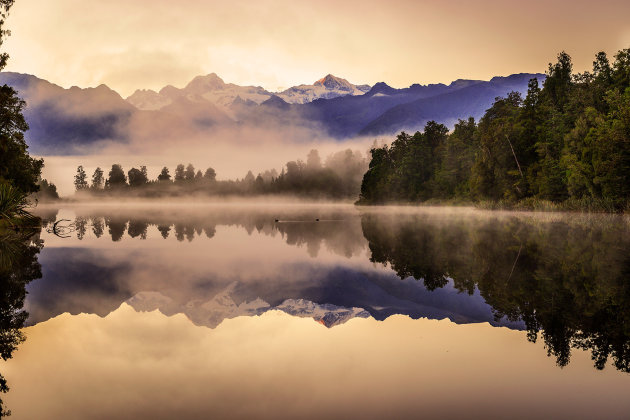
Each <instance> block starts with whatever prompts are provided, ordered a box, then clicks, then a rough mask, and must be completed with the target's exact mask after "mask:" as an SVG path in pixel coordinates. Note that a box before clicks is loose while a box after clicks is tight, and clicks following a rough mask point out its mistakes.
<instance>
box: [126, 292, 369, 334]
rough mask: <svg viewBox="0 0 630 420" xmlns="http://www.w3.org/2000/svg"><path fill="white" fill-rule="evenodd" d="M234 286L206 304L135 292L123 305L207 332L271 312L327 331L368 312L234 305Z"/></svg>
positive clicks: (302, 304) (301, 303)
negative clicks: (179, 317)
mask: <svg viewBox="0 0 630 420" xmlns="http://www.w3.org/2000/svg"><path fill="white" fill-rule="evenodd" d="M237 286H238V283H237V282H234V283H232V284H230V285H229V286H228V287H226V288H225V289H224V290H222V291H221V292H219V293H218V294H216V295H215V296H214V297H213V298H212V299H210V300H208V301H203V300H191V301H188V302H186V303H184V304H182V303H178V302H175V301H174V300H173V299H171V298H170V297H168V296H165V295H163V294H161V293H159V292H139V293H136V294H135V295H134V296H133V297H131V298H130V299H128V300H127V304H129V306H131V307H132V308H134V309H135V310H136V311H154V310H156V309H158V310H160V312H162V313H164V314H166V315H172V314H176V313H183V314H184V315H186V317H188V319H190V320H191V321H192V322H193V323H194V324H196V325H203V326H206V327H210V328H215V327H216V326H218V325H219V324H220V323H221V322H222V321H223V320H224V319H229V318H235V317H237V316H256V315H261V314H263V313H264V312H267V311H269V310H273V309H275V310H280V311H282V312H285V313H287V314H289V315H292V316H297V317H301V318H313V319H314V320H315V321H316V322H319V323H320V324H323V325H325V326H326V327H328V328H331V327H333V326H335V325H339V324H343V323H344V322H346V321H348V320H350V319H352V318H355V317H358V318H369V317H370V314H369V312H367V311H365V310H364V309H362V308H345V307H343V306H337V305H332V304H329V303H325V304H321V305H320V304H317V303H313V302H311V301H308V300H305V299H287V300H285V301H284V302H282V303H281V304H280V305H278V306H276V307H272V306H270V305H269V304H268V303H267V302H265V301H264V300H262V299H261V298H256V299H254V300H252V301H249V302H242V303H240V304H237V303H236V302H235V301H234V298H233V296H232V295H233V293H234V292H235V290H236V288H237Z"/></svg>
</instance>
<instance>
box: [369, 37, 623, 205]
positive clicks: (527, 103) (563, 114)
mask: <svg viewBox="0 0 630 420" xmlns="http://www.w3.org/2000/svg"><path fill="white" fill-rule="evenodd" d="M546 76H547V77H546V80H545V81H544V82H543V84H542V87H541V86H540V84H539V82H538V80H537V79H532V80H530V82H529V85H528V92H527V95H526V97H525V98H522V97H521V95H520V94H519V93H516V92H512V93H510V94H508V95H507V97H505V98H503V97H499V98H496V100H495V102H494V104H493V105H492V107H491V108H490V109H488V110H487V111H486V113H485V114H484V116H483V117H482V118H481V119H480V121H479V122H478V123H477V122H476V121H474V119H472V118H469V119H468V120H460V121H459V122H458V123H457V124H456V125H455V127H454V129H453V130H452V131H450V132H449V130H448V128H447V127H446V126H444V125H442V124H439V123H437V122H435V121H430V122H428V123H427V124H426V126H425V127H424V131H423V132H416V133H415V134H413V135H410V134H407V133H405V132H402V133H401V134H399V135H398V136H397V138H396V139H395V140H394V141H393V142H392V144H391V146H387V145H385V146H383V147H375V148H373V149H372V150H371V151H370V152H371V161H370V163H369V169H368V171H367V172H366V173H365V175H364V177H363V182H362V185H361V194H360V199H359V201H358V204H385V203H394V202H397V203H451V204H455V203H476V204H478V205H485V206H488V207H490V208H496V207H505V208H533V209H548V208H561V209H567V210H589V211H627V210H628V209H630V49H624V50H621V51H619V52H618V53H617V54H616V55H615V60H614V62H613V63H612V64H611V62H610V60H609V59H608V57H607V55H606V53H604V52H600V53H598V54H597V55H596V56H595V60H594V61H593V70H592V71H590V72H588V71H587V72H584V73H577V74H574V73H573V65H572V61H571V57H570V56H569V55H568V54H567V53H565V52H561V53H560V54H559V55H558V61H557V63H550V64H549V69H548V71H547V74H546Z"/></svg>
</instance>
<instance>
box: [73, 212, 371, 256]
mask: <svg viewBox="0 0 630 420" xmlns="http://www.w3.org/2000/svg"><path fill="white" fill-rule="evenodd" d="M173 220H177V222H175V223H173ZM341 224H343V229H340V226H341ZM217 226H236V227H240V228H244V229H245V230H246V231H247V233H248V234H250V235H251V234H252V233H253V232H257V233H259V234H263V235H266V236H275V235H278V234H279V235H281V237H282V238H283V239H284V240H285V242H286V243H287V244H288V245H292V246H304V247H306V249H307V251H308V253H309V255H310V256H312V257H316V256H317V255H318V254H319V251H320V249H321V247H322V245H323V246H325V248H326V249H328V250H329V251H331V252H333V253H335V254H337V255H342V256H346V257H348V258H349V257H352V256H353V255H357V254H359V253H361V252H363V251H364V250H365V239H364V238H363V235H362V233H361V226H360V223H359V222H358V221H357V220H348V219H347V215H346V214H344V213H337V212H330V213H323V214H321V215H319V217H315V216H314V215H313V214H312V213H311V212H304V213H300V212H297V213H296V212H291V213H289V214H283V213H282V212H280V213H279V214H275V215H274V214H271V213H266V212H260V213H255V212H251V211H247V212H241V211H238V210H233V211H231V212H221V213H213V214H210V215H195V214H187V215H186V217H172V216H170V215H166V214H161V213H160V212H155V213H153V214H152V213H151V212H143V216H142V217H139V216H135V215H131V214H130V215H121V214H117V215H111V216H106V217H101V216H96V215H88V214H84V215H80V216H77V217H76V219H75V221H74V223H73V224H72V227H73V229H74V232H73V233H74V236H76V238H77V239H79V240H83V239H84V238H85V236H86V235H87V234H91V235H93V236H95V237H96V238H101V237H103V236H104V235H105V236H109V237H110V238H111V240H112V241H114V242H118V241H121V240H123V239H124V238H125V237H128V238H132V239H133V238H138V239H140V240H145V239H147V237H148V236H149V228H151V227H155V228H156V229H157V231H158V232H159V234H160V235H161V237H162V238H164V239H168V238H175V239H176V240H177V241H180V242H185V241H188V242H192V241H193V240H194V239H195V238H199V237H206V238H213V237H214V235H215V234H216V231H217Z"/></svg>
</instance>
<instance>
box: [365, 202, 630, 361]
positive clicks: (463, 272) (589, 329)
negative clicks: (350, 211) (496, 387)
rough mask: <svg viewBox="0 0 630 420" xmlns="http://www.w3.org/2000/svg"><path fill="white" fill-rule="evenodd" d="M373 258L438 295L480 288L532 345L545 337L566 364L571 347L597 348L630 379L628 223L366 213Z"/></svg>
mask: <svg viewBox="0 0 630 420" xmlns="http://www.w3.org/2000/svg"><path fill="white" fill-rule="evenodd" d="M362 228H363V233H364V235H365V238H366V239H367V240H368V241H369V248H370V251H371V255H372V256H371V261H373V262H376V263H382V264H387V265H389V266H390V267H391V268H392V269H393V270H394V271H396V273H397V274H398V276H399V277H401V278H408V277H414V278H416V279H417V280H422V281H423V282H424V284H425V286H426V287H427V288H428V289H430V290H435V289H437V288H440V287H443V286H445V285H446V284H447V282H448V279H453V281H454V285H455V287H456V288H457V289H458V290H460V291H461V292H466V293H469V294H472V293H473V292H474V290H475V288H478V289H479V291H480V293H481V295H482V296H483V297H484V299H485V300H486V302H487V303H488V304H489V305H491V306H492V308H493V312H494V313H495V316H496V318H497V319H501V318H502V317H507V318H508V319H509V320H511V321H518V320H522V321H524V323H525V324H526V327H527V338H528V340H530V341H532V342H536V341H537V340H538V339H539V337H542V339H543V340H544V343H545V346H546V348H547V351H548V354H549V355H550V356H554V357H555V358H556V361H557V364H558V365H559V366H561V367H562V366H566V365H568V363H569V361H570V358H571V350H572V349H576V348H578V349H584V350H587V349H588V350H590V351H591V357H592V359H593V362H594V365H595V367H596V368H597V369H603V368H604V367H605V365H606V363H607V362H608V361H609V360H612V363H613V365H614V366H615V367H616V368H617V369H618V370H620V371H623V372H630V282H629V281H628V279H629V278H630V252H628V251H629V250H630V225H629V224H628V220H627V219H622V218H613V219H607V220H606V221H601V220H599V221H591V220H590V219H589V218H588V217H587V218H585V219H584V220H583V221H582V223H580V222H578V223H575V222H571V223H568V222H567V221H566V220H563V219H561V218H559V219H558V220H555V221H554V220H552V221H540V220H537V219H535V218H531V219H530V220H527V219H526V220H523V219H522V218H517V217H505V218H503V217H491V218H487V219H485V220H477V221H475V222H474V223H471V220H470V218H460V219H459V220H458V219H457V218H453V217H449V218H448V220H447V218H442V220H441V222H440V218H438V220H437V221H436V220H435V217H430V218H429V217H427V216H410V217H407V218H404V219H402V220H401V219H400V217H399V216H396V217H394V216H384V215H376V214H366V215H364V216H363V217H362Z"/></svg>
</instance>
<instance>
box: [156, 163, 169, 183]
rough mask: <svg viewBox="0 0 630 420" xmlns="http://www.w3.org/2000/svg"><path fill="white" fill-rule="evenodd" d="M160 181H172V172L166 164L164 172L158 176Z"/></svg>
mask: <svg viewBox="0 0 630 420" xmlns="http://www.w3.org/2000/svg"><path fill="white" fill-rule="evenodd" d="M157 179H158V181H170V180H171V174H170V173H169V171H168V168H167V167H166V166H165V167H163V168H162V172H160V174H159V175H158V177H157Z"/></svg>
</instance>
